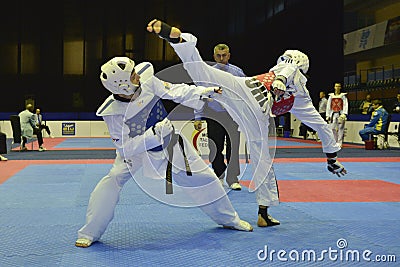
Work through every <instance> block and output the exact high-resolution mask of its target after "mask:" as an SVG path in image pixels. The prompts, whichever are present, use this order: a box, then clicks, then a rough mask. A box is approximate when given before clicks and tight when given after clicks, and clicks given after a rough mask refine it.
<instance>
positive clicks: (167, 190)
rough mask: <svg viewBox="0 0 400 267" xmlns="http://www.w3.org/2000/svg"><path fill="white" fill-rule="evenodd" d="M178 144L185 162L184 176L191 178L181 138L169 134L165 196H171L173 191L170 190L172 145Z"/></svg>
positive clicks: (177, 135) (174, 134)
mask: <svg viewBox="0 0 400 267" xmlns="http://www.w3.org/2000/svg"><path fill="white" fill-rule="evenodd" d="M177 142H179V146H180V147H181V149H182V154H183V158H184V160H185V167H186V175H187V176H192V171H191V170H190V166H189V161H188V159H187V157H186V154H185V147H184V145H183V139H182V136H180V135H179V134H176V133H172V134H171V140H170V141H169V144H168V146H167V152H168V165H167V170H166V174H165V193H166V194H173V189H172V159H173V157H174V145H175V144H176V143H177Z"/></svg>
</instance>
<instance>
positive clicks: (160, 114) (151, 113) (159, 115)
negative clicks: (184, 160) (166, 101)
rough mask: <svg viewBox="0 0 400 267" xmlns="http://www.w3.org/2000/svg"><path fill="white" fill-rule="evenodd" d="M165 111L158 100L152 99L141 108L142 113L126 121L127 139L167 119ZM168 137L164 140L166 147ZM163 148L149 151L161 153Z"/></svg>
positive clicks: (160, 146) (158, 147)
mask: <svg viewBox="0 0 400 267" xmlns="http://www.w3.org/2000/svg"><path fill="white" fill-rule="evenodd" d="M167 115H168V114H167V111H166V110H165V107H164V105H163V103H162V102H161V100H160V99H158V98H153V99H152V100H151V101H150V102H149V104H148V105H147V106H146V107H144V108H143V110H142V112H140V113H138V114H137V115H136V116H134V117H132V118H130V119H128V120H127V121H126V122H125V124H126V125H128V126H129V129H130V132H129V137H135V136H137V135H141V134H143V133H144V132H145V131H146V130H147V129H149V128H151V127H153V126H154V125H155V124H156V123H157V122H159V121H162V120H163V119H165V118H166V117H167ZM169 139H170V136H167V137H165V138H164V146H166V145H168V142H169ZM161 150H163V146H162V145H159V146H157V147H154V148H152V149H149V151H161Z"/></svg>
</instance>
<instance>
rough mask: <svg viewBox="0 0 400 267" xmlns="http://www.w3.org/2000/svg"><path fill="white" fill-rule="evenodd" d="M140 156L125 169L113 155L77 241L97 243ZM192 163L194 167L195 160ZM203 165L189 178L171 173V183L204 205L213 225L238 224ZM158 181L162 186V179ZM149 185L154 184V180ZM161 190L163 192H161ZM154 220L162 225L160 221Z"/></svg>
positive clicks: (207, 168) (139, 166)
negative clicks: (79, 239) (109, 167)
mask: <svg viewBox="0 0 400 267" xmlns="http://www.w3.org/2000/svg"><path fill="white" fill-rule="evenodd" d="M160 153H162V152H160ZM144 154H145V153H143V154H142V155H139V156H138V157H137V158H135V159H134V160H132V162H131V165H130V166H129V167H128V165H127V164H126V163H125V162H124V161H123V159H122V158H121V157H120V156H119V154H117V157H116V159H115V161H114V164H113V166H112V168H111V170H110V172H109V173H108V174H107V175H106V176H104V177H103V178H102V179H101V180H100V181H99V183H98V184H97V185H96V187H95V189H94V190H93V192H92V193H91V195H90V199H89V204H88V208H87V212H86V223H85V225H84V226H83V227H82V228H81V229H80V230H79V231H78V238H87V239H90V240H92V241H97V240H99V238H100V237H101V236H102V235H103V233H104V232H105V231H106V229H107V226H108V224H109V223H110V222H111V220H112V219H113V217H114V210H115V207H116V205H117V203H118V201H119V197H120V192H121V189H122V187H123V186H124V184H125V183H126V182H127V181H128V180H129V179H130V178H132V177H133V175H135V174H136V173H138V170H139V169H141V167H142V159H141V157H143V156H146V155H144ZM196 161H197V160H196ZM189 164H190V161H189ZM196 164H198V161H197V163H196ZM204 164H205V163H204ZM205 166H206V167H205V168H202V169H201V170H197V171H195V172H193V175H192V176H187V175H186V172H185V171H180V172H178V173H174V174H173V181H174V182H175V183H176V184H177V185H179V186H183V187H185V188H188V190H186V191H185V192H186V193H187V194H188V195H189V197H190V198H191V199H192V200H193V201H194V202H195V203H199V205H201V204H203V203H208V204H205V205H202V206H200V208H201V210H202V211H203V212H204V213H205V214H207V215H208V216H209V217H210V218H211V219H212V220H213V221H214V222H216V223H217V224H220V225H226V226H235V225H238V223H239V221H240V218H239V216H238V214H237V213H236V211H235V209H234V208H233V206H232V204H231V202H230V200H229V198H228V196H227V195H226V193H225V190H224V188H223V187H222V185H221V183H220V182H219V180H218V178H217V176H216V175H215V174H214V172H213V171H212V170H211V168H209V167H208V166H207V165H205ZM146 167H148V166H146ZM149 179H150V178H149ZM150 180H151V179H150ZM161 181H162V182H163V184H165V182H164V180H161ZM153 182H157V180H154V181H153ZM205 188H206V189H205ZM162 190H164V192H165V189H162ZM169 197H170V198H174V194H172V195H169ZM156 217H157V216H156ZM158 219H159V220H160V223H162V218H158Z"/></svg>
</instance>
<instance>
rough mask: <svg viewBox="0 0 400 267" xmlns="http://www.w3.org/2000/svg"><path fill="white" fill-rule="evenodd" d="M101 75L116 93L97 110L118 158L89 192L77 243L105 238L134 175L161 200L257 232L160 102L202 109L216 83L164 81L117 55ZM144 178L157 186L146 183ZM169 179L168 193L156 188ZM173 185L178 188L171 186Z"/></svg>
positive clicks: (145, 64)
mask: <svg viewBox="0 0 400 267" xmlns="http://www.w3.org/2000/svg"><path fill="white" fill-rule="evenodd" d="M100 79H101V81H102V84H103V85H104V87H105V88H106V89H107V90H109V91H110V92H111V93H112V95H110V96H109V97H108V98H107V99H106V100H105V101H104V103H103V104H102V105H101V106H100V107H99V109H98V110H97V113H96V114H97V115H98V116H101V117H103V120H104V121H105V122H106V124H107V127H108V130H109V132H110V136H111V138H112V140H113V142H114V145H115V146H116V158H115V161H114V164H113V166H112V168H111V170H110V172H109V173H108V174H107V175H106V176H104V177H103V178H102V179H101V180H100V181H99V183H98V184H97V185H96V187H95V189H94V190H93V192H92V193H91V195H90V199H89V204H88V208H87V213H86V223H85V225H84V226H83V227H82V228H81V229H80V230H79V231H78V239H77V240H76V242H75V245H76V246H78V247H89V246H90V245H91V244H92V243H93V242H95V241H98V240H99V239H100V237H101V236H102V235H103V233H104V232H105V230H106V228H107V226H108V224H109V223H110V222H111V220H112V219H113V217H114V210H115V207H116V205H117V203H118V200H119V195H120V192H121V189H122V187H123V186H124V184H125V183H126V182H127V181H128V180H129V179H130V178H131V177H133V178H134V179H135V181H137V182H138V184H139V185H140V186H142V187H143V188H142V189H144V191H146V192H147V193H148V194H150V196H152V197H153V198H156V199H158V200H160V201H161V202H164V203H167V204H170V205H173V206H186V207H188V206H199V207H200V209H201V210H202V211H203V212H204V213H205V214H207V215H208V216H209V217H210V218H211V219H212V220H213V221H215V222H216V223H217V224H219V225H222V226H223V227H224V228H229V229H235V230H241V231H252V230H253V228H252V226H251V225H250V224H249V223H248V222H246V221H243V220H241V219H240V218H239V216H238V214H237V212H236V211H235V209H234V208H233V206H232V204H231V202H230V200H229V198H228V196H227V195H226V192H225V190H224V188H223V187H222V185H221V183H220V182H219V179H218V177H217V176H216V175H215V173H214V172H213V171H212V169H211V168H210V167H209V166H208V165H207V164H206V163H205V162H204V161H203V160H202V159H201V157H200V156H199V155H198V154H197V152H196V151H195V149H194V148H193V147H192V145H191V144H190V143H189V142H188V141H187V140H186V139H185V138H184V137H182V136H180V135H179V133H175V130H174V127H173V125H172V123H171V122H170V121H169V119H168V118H167V115H168V114H167V112H166V110H165V109H164V106H163V104H162V102H161V99H169V100H173V101H174V102H177V103H182V104H184V105H185V106H188V107H191V108H196V109H198V108H201V107H202V106H203V105H204V100H203V99H204V98H206V97H207V96H208V95H209V94H210V92H211V91H212V92H218V90H217V89H216V88H215V87H196V86H194V85H187V84H171V83H168V82H164V81H161V80H160V79H158V78H157V77H155V76H154V70H153V66H152V64H151V63H149V62H142V63H140V64H138V65H137V66H135V63H134V61H133V60H131V59H130V58H127V57H115V58H113V59H111V60H110V61H108V62H107V63H105V64H104V65H103V66H102V67H101V74H100ZM178 140H179V142H178ZM142 167H144V168H143V169H142ZM139 170H140V171H141V172H142V173H140V172H139ZM171 176H172V177H171ZM143 177H144V178H147V181H149V183H150V184H151V182H152V181H153V184H152V185H150V186H147V185H148V184H146V182H144V180H145V179H144V178H143ZM168 177H169V178H170V179H171V180H167V185H166V187H167V193H166V192H165V188H164V189H163V188H159V189H154V188H152V187H154V183H155V184H157V182H158V181H161V182H163V183H161V185H165V180H166V178H168ZM172 179H173V181H172ZM171 185H173V186H174V187H173V188H174V192H172V187H168V186H171ZM146 186H147V187H146ZM161 187H162V186H161ZM168 188H169V192H168ZM182 191H184V192H183V193H184V194H185V198H184V200H182V199H183V198H182V199H178V200H176V199H175V196H176V194H177V193H181V192H182ZM178 195H179V194H178ZM178 198H179V197H178ZM183 201H186V202H183ZM190 201H191V202H190ZM187 202H190V203H187ZM160 223H161V222H160Z"/></svg>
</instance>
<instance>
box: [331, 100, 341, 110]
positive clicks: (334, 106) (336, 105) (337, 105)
mask: <svg viewBox="0 0 400 267" xmlns="http://www.w3.org/2000/svg"><path fill="white" fill-rule="evenodd" d="M331 109H332V110H333V112H339V111H341V110H342V109H343V99H342V98H336V97H334V98H332V101H331Z"/></svg>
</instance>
